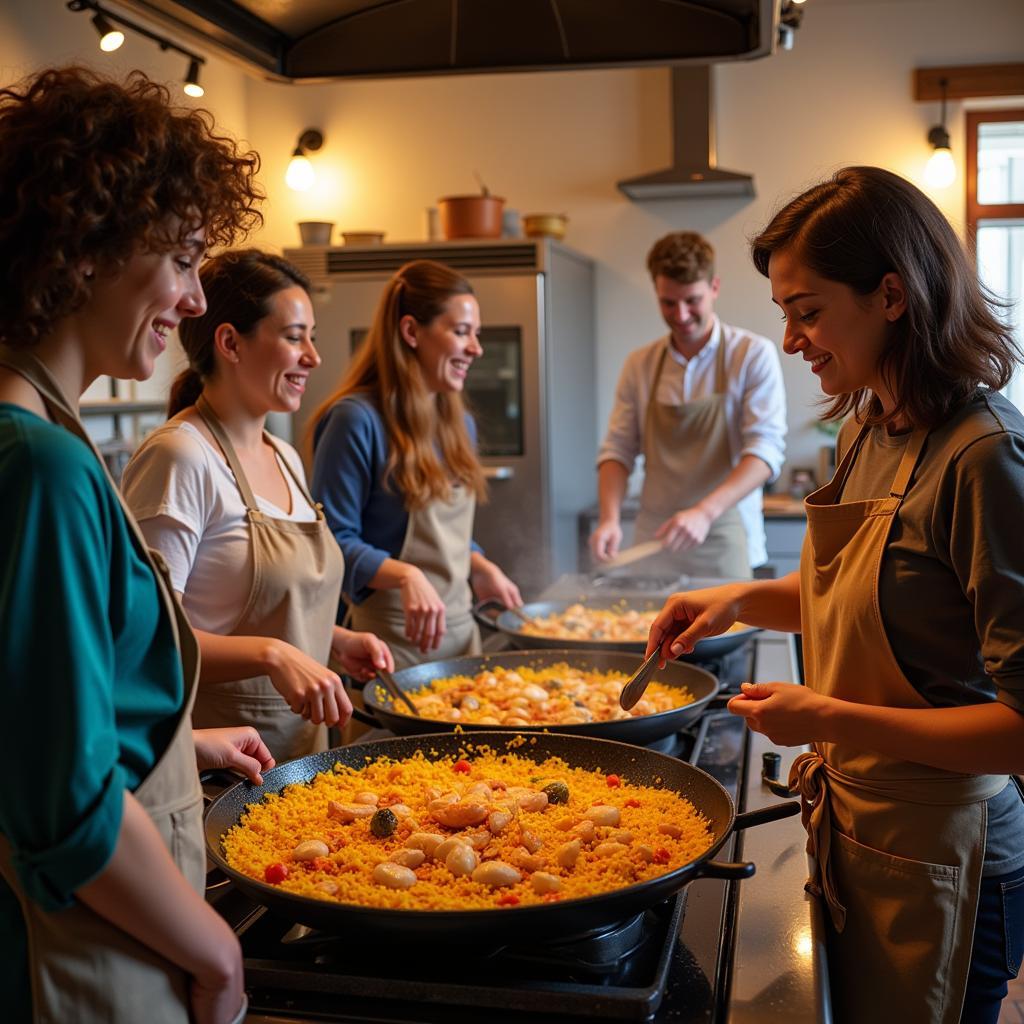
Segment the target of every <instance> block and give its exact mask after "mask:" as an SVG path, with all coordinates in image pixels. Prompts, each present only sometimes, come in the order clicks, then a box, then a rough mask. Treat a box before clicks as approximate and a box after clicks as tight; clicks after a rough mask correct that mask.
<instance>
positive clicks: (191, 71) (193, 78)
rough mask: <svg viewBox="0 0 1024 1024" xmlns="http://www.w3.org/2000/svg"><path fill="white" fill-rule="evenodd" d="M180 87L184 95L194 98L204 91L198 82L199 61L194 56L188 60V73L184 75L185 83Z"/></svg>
mask: <svg viewBox="0 0 1024 1024" xmlns="http://www.w3.org/2000/svg"><path fill="white" fill-rule="evenodd" d="M182 88H183V89H184V90H185V95H186V96H194V97H195V98H196V99H198V98H199V97H200V96H202V95H203V93H204V92H205V91H206V90H205V89H204V88H203V87H202V86H201V85H200V84H199V61H198V60H196V59H195V57H193V58H192V59H191V60H190V61H189V62H188V73H187V74H186V75H185V84H184V85H183V86H182Z"/></svg>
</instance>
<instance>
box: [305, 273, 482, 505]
mask: <svg viewBox="0 0 1024 1024" xmlns="http://www.w3.org/2000/svg"><path fill="white" fill-rule="evenodd" d="M472 294H473V288H472V286H471V285H470V283H469V282H468V281H467V280H466V279H465V278H464V277H463V276H462V275H461V274H457V273H456V272H455V271H454V270H452V269H451V268H450V267H447V266H445V265H444V264H443V263H435V262H433V261H432V260H415V261H414V262H412V263H406V264H405V266H404V267H401V268H400V269H399V270H398V272H397V273H396V274H395V276H394V277H392V278H391V280H390V281H389V282H388V283H387V286H386V287H385V289H384V294H383V295H382V296H381V298H380V302H379V303H378V304H377V311H376V313H375V314H374V318H373V326H372V327H371V328H370V330H369V333H368V334H367V336H366V338H365V340H364V341H363V344H362V345H361V346H360V348H359V350H358V352H357V353H356V356H355V358H354V359H353V361H352V365H351V366H350V367H349V369H348V372H347V373H346V374H345V376H344V377H343V378H342V381H341V384H340V386H339V387H338V390H337V391H335V392H334V394H333V395H331V397H330V398H328V399H327V401H326V402H324V403H323V404H322V405H321V406H320V407H319V408H318V409H317V410H316V412H315V413H314V414H313V416H312V418H311V420H310V427H309V437H310V438H311V437H312V436H313V434H314V433H315V430H316V425H317V423H319V422H320V420H321V419H322V418H323V417H324V416H325V415H326V413H327V411H328V410H329V409H330V407H331V406H332V405H334V403H335V402H337V401H338V400H339V399H341V398H344V397H345V396H346V395H351V394H357V393H362V394H368V395H371V396H372V397H373V399H374V401H375V402H376V404H377V408H378V409H379V410H380V414H381V418H382V419H383V420H384V428H385V430H386V431H387V437H388V465H387V471H386V482H390V481H394V484H395V486H396V487H397V488H398V490H399V491H400V492H401V494H402V495H403V497H404V498H405V501H406V503H407V506H408V507H409V508H418V507H422V506H423V505H426V504H427V503H428V502H429V501H430V500H431V499H433V498H444V499H446V498H448V497H449V496H450V494H451V480H452V478H453V477H454V479H456V480H458V481H460V482H461V483H463V484H465V485H466V486H467V487H468V488H469V489H470V490H472V491H473V492H474V493H475V494H476V496H477V498H478V499H480V500H482V499H483V498H484V497H485V496H486V493H487V488H486V485H485V483H484V475H483V470H482V469H481V468H480V461H479V459H477V456H476V452H475V451H474V450H473V445H472V443H471V442H470V439H469V434H468V433H467V432H466V421H465V409H464V406H463V404H462V396H461V395H460V394H458V393H457V392H439V393H436V394H435V393H432V392H431V391H430V390H428V388H427V386H426V382H425V381H424V380H423V374H422V371H421V370H420V364H419V362H418V361H417V359H416V353H415V352H414V351H413V349H411V348H409V346H408V345H407V344H406V343H405V342H404V341H403V340H402V337H401V334H400V333H399V323H400V322H401V319H402V317H404V316H411V317H413V319H415V320H416V322H417V323H419V324H424V325H426V324H429V323H430V322H431V321H433V320H434V319H436V318H437V317H438V316H440V315H441V313H442V312H444V307H445V305H446V303H447V302H448V300H449V299H451V298H453V297H454V296H456V295H472ZM307 440H308V439H307Z"/></svg>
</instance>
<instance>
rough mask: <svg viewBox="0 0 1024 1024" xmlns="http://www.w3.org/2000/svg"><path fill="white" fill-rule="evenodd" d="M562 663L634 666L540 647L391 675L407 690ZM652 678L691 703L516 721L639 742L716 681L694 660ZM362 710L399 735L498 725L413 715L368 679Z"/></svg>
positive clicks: (675, 719)
mask: <svg viewBox="0 0 1024 1024" xmlns="http://www.w3.org/2000/svg"><path fill="white" fill-rule="evenodd" d="M560 662H565V663H566V664H568V665H569V666H570V667H572V668H577V669H582V670H584V671H591V670H592V671H596V672H624V673H626V675H627V676H630V675H632V674H633V673H634V672H635V671H636V670H637V669H638V668H639V667H640V659H639V658H638V657H637V656H636V655H635V654H625V653H623V652H621V651H594V650H541V651H503V652H501V653H498V654H487V655H481V656H476V657H465V658H448V659H446V660H444V661H430V662H426V663H425V664H422V665H413V666H412V667H411V668H404V669H402V670H401V671H400V672H396V673H395V674H394V680H395V682H396V683H397V684H398V686H399V688H400V689H402V690H404V691H406V692H409V691H412V690H418V689H420V688H421V687H424V686H427V685H428V684H429V683H431V682H432V681H433V680H435V679H444V678H445V677H447V676H475V675H476V674H477V673H478V672H483V671H485V670H486V669H494V668H497V667H498V666H499V665H500V666H501V667H502V668H507V669H516V668H546V667H547V666H548V665H557V664H559V663H560ZM653 679H654V681H655V682H658V683H663V684H664V685H665V686H668V687H671V688H672V689H685V690H688V691H689V692H690V694H692V696H693V698H694V699H693V702H692V703H690V704H687V705H685V706H684V707H681V708H673V709H671V710H670V711H660V712H658V713H657V714H655V715H636V716H632V717H630V718H620V719H618V720H615V721H611V722H583V723H580V724H578V725H547V726H541V725H538V726H516V728H517V729H519V730H520V731H522V732H524V733H532V732H539V731H542V730H545V729H546V730H548V731H552V732H559V733H568V734H570V735H573V736H596V737H600V738H601V739H606V740H621V741H622V742H623V743H638V744H640V745H644V744H647V743H654V742H655V741H656V740H660V739H663V738H664V737H665V736H670V735H671V734H672V733H675V732H679V730H680V729H683V728H685V727H686V726H687V725H689V724H690V723H691V722H693V721H695V720H696V719H697V718H699V717H700V715H701V714H702V713H703V712H704V709H705V708H706V707H707V706H708V704H709V703H710V702H711V700H712V699H713V698H714V697H715V695H716V694H717V693H718V685H719V684H718V680H717V679H716V678H715V677H714V676H713V675H712V674H711V673H710V672H707V671H705V670H704V669H702V668H698V667H697V666H696V665H685V664H681V663H679V662H669V663H668V664H667V665H666V666H665V668H664V669H662V670H661V671H659V672H656V673H655V675H654V677H653ZM363 703H364V704H365V705H366V711H365V712H359V711H358V709H356V711H355V712H353V714H354V715H355V717H356V718H357V719H358V720H359V721H361V722H363V723H364V724H366V725H372V726H374V727H376V728H384V729H390V730H391V731H392V732H394V733H397V734H398V735H399V736H411V735H414V734H416V733H424V732H452V731H453V730H454V729H455V726H456V724H458V726H459V727H460V728H461V729H462V731H463V732H467V733H468V732H493V731H494V730H495V729H500V728H501V726H495V725H473V724H472V723H464V722H459V723H455V722H448V721H445V720H444V719H438V718H422V717H416V716H414V715H411V714H409V713H408V711H407V709H406V708H405V707H404V706H403V705H402V704H395V703H394V701H393V700H392V699H391V696H390V694H388V693H387V691H386V690H384V688H383V687H381V686H379V685H378V684H377V683H376V682H374V681H373V680H370V682H368V683H367V684H366V686H365V687H364V688H363Z"/></svg>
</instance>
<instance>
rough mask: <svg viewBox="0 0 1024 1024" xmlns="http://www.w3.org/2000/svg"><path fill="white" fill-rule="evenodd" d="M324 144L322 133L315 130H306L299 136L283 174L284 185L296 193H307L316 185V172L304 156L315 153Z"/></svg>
mask: <svg viewBox="0 0 1024 1024" xmlns="http://www.w3.org/2000/svg"><path fill="white" fill-rule="evenodd" d="M323 144H324V136H323V133H322V132H320V131H317V129H316V128H307V129H306V130H305V131H304V132H303V133H302V134H301V135H300V136H299V141H298V144H297V145H296V147H295V149H294V150H293V151H292V158H291V162H290V163H289V164H288V170H287V171H286V172H285V175H284V180H285V184H286V185H287V186H288V187H289V188H290V189H293V190H294V191H296V192H308V191H309V190H310V189H311V188H312V187H313V185H314V184H315V183H316V171H315V170H314V169H313V165H312V164H311V163H310V161H309V157H307V156H306V152H307V151H308V152H310V153H315V152H316V151H317V150H318V149H319V148H320V147H321V146H322V145H323Z"/></svg>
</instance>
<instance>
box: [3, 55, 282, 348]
mask: <svg viewBox="0 0 1024 1024" xmlns="http://www.w3.org/2000/svg"><path fill="white" fill-rule="evenodd" d="M258 169H259V157H258V156H257V155H256V154H255V153H252V152H250V153H242V152H240V151H239V148H238V146H237V145H236V143H235V142H234V141H233V140H231V139H229V138H227V137H225V136H223V135H219V134H216V133H215V131H214V127H213V117H212V115H211V114H209V112H207V111H205V110H195V109H188V108H175V107H172V106H171V101H170V95H169V93H168V91H167V89H166V88H164V87H163V86H162V85H158V84H156V83H155V82H151V81H150V80H149V79H148V78H146V76H145V75H143V74H142V73H141V72H139V71H135V72H132V74H131V75H129V76H128V78H127V79H126V81H125V82H124V83H123V84H122V83H119V82H115V81H112V80H110V79H107V78H104V77H102V76H101V75H98V74H96V73H95V72H93V71H90V70H89V69H87V68H81V67H66V68H50V69H47V70H45V71H42V72H39V73H38V74H36V75H33V76H31V77H29V78H27V79H26V80H25V81H23V82H21V83H19V84H17V85H14V86H12V87H10V88H5V89H0V340H2V341H3V342H4V343H5V344H7V345H11V346H20V347H27V346H31V345H34V344H37V343H38V342H39V341H40V339H41V338H43V337H44V336H45V335H47V334H48V333H49V332H50V331H51V330H53V327H54V325H55V324H56V323H57V321H59V320H61V319H63V318H64V317H66V316H68V315H70V314H71V313H74V312H75V311H76V310H78V309H80V308H81V307H82V306H83V305H84V304H85V303H86V302H87V301H88V299H89V297H90V295H91V292H92V285H91V281H90V279H89V276H87V271H86V266H85V265H86V264H89V263H91V264H93V265H94V267H95V269H96V271H97V272H99V273H106V272H111V271H114V272H116V271H117V269H118V268H119V267H121V266H123V265H124V264H125V263H126V262H127V261H128V260H129V259H130V258H131V257H132V256H133V255H134V254H135V253H136V252H137V251H139V250H145V251H153V252H156V251H167V250H169V249H171V248H173V247H174V246H176V245H178V244H181V243H182V242H184V240H185V239H186V237H187V236H188V234H189V233H190V232H191V231H192V230H194V229H195V227H196V226H197V224H198V225H200V226H202V227H203V228H205V230H206V242H207V244H208V245H216V246H222V245H229V244H231V243H232V242H233V241H234V240H235V238H236V237H237V236H238V235H239V234H242V233H244V232H246V231H248V230H250V229H252V228H254V227H256V226H258V225H259V224H260V223H261V222H262V217H261V216H260V214H259V212H258V210H257V209H256V206H257V204H258V202H259V201H260V200H261V199H262V198H263V196H262V192H261V191H260V189H259V188H258V186H257V185H256V183H255V181H254V177H255V174H256V172H257V170H258ZM175 218H177V220H178V221H179V222H180V227H179V228H178V229H177V234H178V237H168V229H169V225H170V224H172V223H174V222H175Z"/></svg>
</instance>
